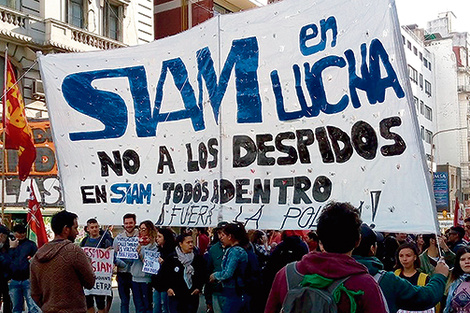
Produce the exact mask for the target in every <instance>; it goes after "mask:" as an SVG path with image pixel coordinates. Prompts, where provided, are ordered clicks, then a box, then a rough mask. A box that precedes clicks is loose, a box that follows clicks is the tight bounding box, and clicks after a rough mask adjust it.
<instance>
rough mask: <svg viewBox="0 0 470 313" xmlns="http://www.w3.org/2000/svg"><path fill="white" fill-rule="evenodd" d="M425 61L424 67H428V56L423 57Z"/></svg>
mask: <svg viewBox="0 0 470 313" xmlns="http://www.w3.org/2000/svg"><path fill="white" fill-rule="evenodd" d="M423 63H424V67H425V68H427V67H428V60H427V59H426V58H423Z"/></svg>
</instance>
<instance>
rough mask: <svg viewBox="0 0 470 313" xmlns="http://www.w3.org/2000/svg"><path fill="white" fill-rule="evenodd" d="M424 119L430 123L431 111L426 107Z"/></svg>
mask: <svg viewBox="0 0 470 313" xmlns="http://www.w3.org/2000/svg"><path fill="white" fill-rule="evenodd" d="M424 117H425V118H427V119H428V120H430V121H432V109H431V108H430V107H428V106H427V105H425V106H424Z"/></svg>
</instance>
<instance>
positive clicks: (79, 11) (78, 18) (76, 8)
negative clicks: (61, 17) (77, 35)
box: [67, 0, 85, 28]
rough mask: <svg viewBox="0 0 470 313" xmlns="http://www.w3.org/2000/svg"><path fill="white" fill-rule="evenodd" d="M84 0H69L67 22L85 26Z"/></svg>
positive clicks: (81, 26) (80, 26)
mask: <svg viewBox="0 0 470 313" xmlns="http://www.w3.org/2000/svg"><path fill="white" fill-rule="evenodd" d="M84 2H85V1H84V0H68V5H67V22H68V23H69V24H70V25H73V26H76V27H79V28H85V14H84V13H85V10H84Z"/></svg>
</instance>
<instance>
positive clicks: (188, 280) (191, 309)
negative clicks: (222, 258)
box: [161, 233, 207, 313]
mask: <svg viewBox="0 0 470 313" xmlns="http://www.w3.org/2000/svg"><path fill="white" fill-rule="evenodd" d="M176 242H177V246H176V249H175V251H176V254H172V255H170V257H167V259H166V260H165V261H164V262H163V263H162V268H161V277H162V279H161V282H162V283H164V284H165V285H166V286H165V287H166V288H167V293H168V297H169V305H170V313H196V312H197V310H198V306H199V294H200V293H201V291H202V287H203V286H204V283H205V282H206V278H207V275H206V264H205V261H204V258H203V257H202V256H201V255H200V254H198V253H197V252H196V251H195V249H194V240H193V237H192V234H191V233H183V234H181V235H179V236H178V237H177V238H176Z"/></svg>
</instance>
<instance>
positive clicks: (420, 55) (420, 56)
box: [419, 52, 423, 61]
mask: <svg viewBox="0 0 470 313" xmlns="http://www.w3.org/2000/svg"><path fill="white" fill-rule="evenodd" d="M419 59H420V60H421V61H422V60H423V54H422V53H421V52H420V53H419Z"/></svg>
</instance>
